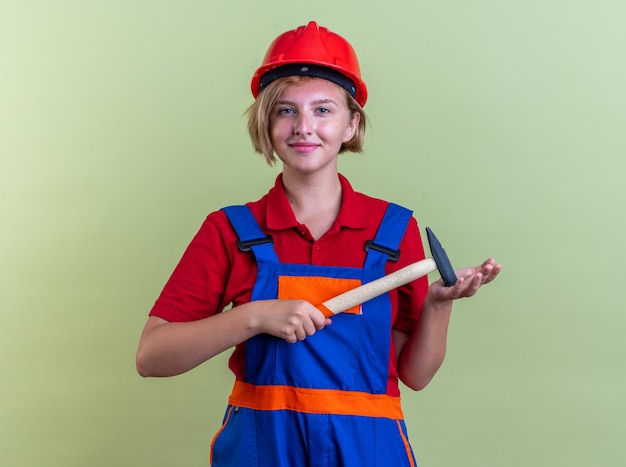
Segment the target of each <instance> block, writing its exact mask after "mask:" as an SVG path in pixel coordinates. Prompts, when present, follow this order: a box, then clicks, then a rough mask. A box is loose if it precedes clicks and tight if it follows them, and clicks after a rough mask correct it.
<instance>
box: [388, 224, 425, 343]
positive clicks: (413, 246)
mask: <svg viewBox="0 0 626 467" xmlns="http://www.w3.org/2000/svg"><path fill="white" fill-rule="evenodd" d="M400 251H401V256H400V262H399V264H398V269H400V268H402V267H404V266H408V265H409V264H411V263H415V262H417V261H421V260H423V259H424V258H425V254H424V247H423V244H422V238H421V235H420V231H419V227H418V225H417V221H416V220H415V218H411V220H410V221H409V225H408V226H407V230H406V233H405V235H404V238H403V239H402V243H401V244H400ZM427 292H428V277H427V276H424V277H421V278H419V279H417V280H415V281H413V282H410V283H409V284H406V285H404V286H402V287H400V288H399V289H398V315H397V317H396V321H395V322H394V325H393V327H394V328H395V329H398V330H399V331H402V332H405V333H407V334H410V333H412V332H413V329H414V328H415V326H416V325H417V321H418V319H419V316H420V313H421V312H422V305H423V304H424V299H425V298H426V293H427Z"/></svg>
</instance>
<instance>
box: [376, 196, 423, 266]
mask: <svg viewBox="0 0 626 467" xmlns="http://www.w3.org/2000/svg"><path fill="white" fill-rule="evenodd" d="M412 215H413V211H410V210H409V209H406V208H404V207H402V206H399V205H397V204H393V203H389V206H388V207H387V211H386V212H385V215H384V216H383V220H382V221H381V222H380V225H379V226H378V231H377V232H376V237H375V238H374V240H368V241H367V242H366V243H365V250H366V251H367V257H366V258H365V268H373V269H381V268H382V269H384V267H385V264H386V263H387V261H398V259H399V258H400V250H399V249H398V248H399V246H400V242H402V238H403V237H404V232H405V231H406V228H407V225H408V224H409V220H410V219H411V216H412Z"/></svg>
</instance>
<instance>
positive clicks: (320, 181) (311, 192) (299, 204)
mask: <svg viewBox="0 0 626 467" xmlns="http://www.w3.org/2000/svg"><path fill="white" fill-rule="evenodd" d="M283 185H284V187H285V193H286V194H287V199H288V200H289V203H290V204H291V209H293V212H294V215H295V216H296V219H297V220H298V222H300V223H301V224H304V225H306V226H307V228H308V229H309V231H310V232H311V235H312V236H313V238H315V239H316V240H317V239H319V238H320V237H322V236H323V235H324V234H325V233H326V232H328V230H329V229H330V228H331V227H332V225H333V224H334V223H335V220H336V219H337V216H338V215H339V210H340V209H341V195H342V189H341V181H340V180H339V175H338V174H337V173H335V174H334V176H328V177H324V178H321V177H318V178H316V179H312V178H310V177H304V178H303V177H293V176H289V174H285V173H283Z"/></svg>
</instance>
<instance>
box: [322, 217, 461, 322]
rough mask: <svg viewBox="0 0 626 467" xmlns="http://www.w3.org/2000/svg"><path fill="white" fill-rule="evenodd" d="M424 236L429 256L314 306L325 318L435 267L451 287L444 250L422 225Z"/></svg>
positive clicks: (453, 281) (449, 266) (453, 280)
mask: <svg viewBox="0 0 626 467" xmlns="http://www.w3.org/2000/svg"><path fill="white" fill-rule="evenodd" d="M426 235H427V237H428V244H429V245H430V252H431V254H432V258H426V259H423V260H422V261H417V262H416V263H412V264H409V265H408V266H405V267H403V268H402V269H398V270H397V271H396V272H392V273H391V274H388V275H386V276H383V277H381V278H380V279H376V280H374V281H372V282H368V283H367V284H363V285H361V286H359V287H355V288H354V289H352V290H348V291H347V292H344V293H342V294H340V295H337V296H336V297H333V298H331V299H329V300H326V301H325V302H324V303H322V304H321V305H319V306H318V309H320V310H321V311H322V313H324V315H325V316H326V317H329V316H332V315H336V314H338V313H342V312H344V311H346V310H349V309H350V308H352V307H355V306H357V305H360V304H361V303H365V302H366V301H368V300H371V299H372V298H374V297H378V296H379V295H382V294H384V293H386V292H389V291H390V290H393V289H395V288H397V287H400V286H402V285H405V284H408V283H409V282H412V281H414V280H416V279H419V278H420V277H423V276H425V275H427V274H429V273H431V272H433V271H434V270H435V269H438V270H439V274H440V275H441V278H442V279H443V284H444V285H445V286H446V287H451V286H453V285H454V284H456V279H457V278H456V274H455V273H454V269H453V268H452V264H451V263H450V260H449V259H448V255H447V254H446V251H445V250H444V249H443V247H442V246H441V243H439V240H438V239H437V237H436V236H435V234H434V233H433V232H432V230H430V228H429V227H426Z"/></svg>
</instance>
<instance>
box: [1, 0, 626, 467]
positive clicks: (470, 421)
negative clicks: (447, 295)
mask: <svg viewBox="0 0 626 467" xmlns="http://www.w3.org/2000/svg"><path fill="white" fill-rule="evenodd" d="M625 5H626V4H624V2H622V1H621V0H615V1H602V0H596V1H591V0H589V1H576V0H573V1H565V0H562V1H559V0H543V1H533V0H530V1H529V0H524V1H522V0H515V1H495V0H493V1H488V0H477V1H447V2H425V1H409V0H406V1H401V0H389V1H381V2H369V4H368V2H363V1H361V0H359V1H352V0H350V1H342V2H336V1H331V0H320V1H317V2H303V1H298V0H292V1H290V2H280V1H277V0H269V1H266V2H253V1H249V2H240V1H237V0H232V1H228V2H226V1H224V2H215V1H210V0H207V1H191V0H181V1H176V2H174V1H171V2H166V1H160V2H157V1H147V0H144V1H137V0H128V1H92V2H87V1H76V0H74V1H70V0H58V1H20V0H2V2H1V3H0V158H1V159H0V162H1V166H0V203H1V204H0V207H1V211H0V216H1V217H0V219H1V222H2V227H1V229H0V255H1V256H0V279H1V280H0V297H1V302H0V306H1V309H0V313H1V317H2V319H1V320H0V356H1V357H0V368H1V375H0V378H1V382H0V401H1V402H0V458H1V459H2V463H3V465H10V466H37V465H46V466H64V467H67V466H80V467H82V466H86V465H89V466H103V467H105V466H106V467H109V466H114V465H115V466H151V467H156V466H183V465H184V466H202V465H206V464H207V456H208V452H209V442H210V439H211V437H212V435H213V433H214V432H215V431H216V430H217V429H218V427H219V424H220V421H221V416H222V411H223V408H224V402H225V398H226V396H227V394H228V391H229V389H230V384H231V378H230V375H229V373H228V371H227V370H226V368H225V362H226V358H225V356H224V357H219V358H217V359H216V360H215V361H211V362H208V363H207V364H205V365H203V366H201V367H200V368H197V369H196V370H194V371H192V372H190V373H188V374H186V375H183V376H180V377H176V378H171V379H142V378H140V377H139V376H137V374H136V373H135V369H134V353H135V349H136V345H137V341H138V338H139V333H140V330H141V328H142V325H143V323H144V321H145V319H146V315H147V312H148V310H149V308H150V306H151V305H152V303H153V301H154V299H155V298H156V296H157V295H158V293H159V291H160V289H161V287H162V286H163V284H164V282H165V281H166V279H167V278H168V276H169V274H170V272H171V270H172V269H173V267H174V266H175V264H176V262H177V260H178V258H179V257H180V255H181V253H182V251H183V249H184V248H185V246H186V245H187V243H188V242H189V240H190V239H191V237H192V235H193V234H194V233H195V231H196V229H197V228H198V227H199V225H200V223H201V222H202V220H203V218H204V216H205V215H206V214H207V213H208V212H210V211H212V210H215V209H217V208H219V207H221V206H223V205H226V204H234V203H240V202H244V201H247V200H250V199H256V198H257V197H259V196H261V195H262V194H263V193H265V191H266V190H267V188H268V187H269V186H270V184H271V183H273V180H274V177H275V176H276V174H277V173H278V169H277V168H268V167H266V166H265V165H264V163H263V162H262V160H261V159H260V158H259V157H258V156H256V155H254V154H253V153H252V151H251V149H250V143H249V141H248V139H247V136H246V133H245V121H244V118H243V117H242V113H243V111H244V109H245V108H246V106H247V105H249V104H250V102H251V96H250V94H249V90H248V83H249V78H250V76H251V73H252V72H253V70H254V69H255V67H256V66H257V65H258V64H259V62H260V60H261V58H262V55H263V54H264V52H265V49H266V47H267V45H268V44H269V42H270V41H271V39H273V38H274V37H275V36H276V35H277V34H279V33H281V32H283V31H284V30H286V29H290V28H293V27H295V26H297V25H300V24H304V23H306V22H307V21H308V20H310V19H317V21H318V22H319V23H320V24H322V25H325V26H328V27H330V28H331V29H333V30H336V31H338V32H340V33H342V34H343V35H344V36H346V37H347V38H349V39H350V41H351V42H352V43H353V45H354V46H355V48H356V49H357V51H358V53H359V56H360V59H361V62H362V69H363V75H364V77H365V79H366V81H367V83H368V86H369V90H370V96H371V97H370V100H369V102H368V104H367V106H366V110H367V112H368V114H369V116H370V118H371V126H370V128H369V130H368V139H367V144H366V152H365V154H363V155H358V156H357V155H350V154H347V155H344V156H342V158H341V159H342V160H341V161H340V168H341V171H342V172H343V173H345V174H346V175H348V176H349V178H350V179H351V181H352V183H353V185H354V186H355V188H357V189H358V190H361V191H365V192H368V193H370V194H372V195H375V196H378V197H382V198H386V199H391V200H394V201H396V202H398V203H401V204H404V205H406V206H409V207H411V208H412V209H414V211H415V213H416V216H417V218H418V220H419V221H420V223H421V225H422V227H425V226H427V225H429V226H431V227H433V229H434V230H435V232H436V233H437V234H438V236H439V237H440V239H441V240H442V242H443V243H444V245H445V247H446V250H447V251H448V253H449V255H450V256H451V259H452V260H453V262H454V264H456V265H457V266H462V265H472V264H476V263H478V262H479V261H481V260H482V259H483V258H484V257H486V256H488V255H493V256H495V257H496V258H497V259H498V260H499V261H501V262H502V263H503V264H504V265H505V269H504V272H503V273H502V275H501V277H500V278H499V279H498V281H497V283H494V284H493V285H492V286H490V287H489V288H488V289H485V290H484V291H482V292H481V294H480V296H477V297H476V298H474V299H471V300H466V301H463V302H460V303H457V305H456V306H455V307H456V311H455V313H454V317H453V322H452V326H451V331H450V345H449V352H448V357H447V361H446V363H445V364H444V366H443V368H442V369H441V371H440V373H439V374H438V375H437V377H436V378H435V380H434V381H433V382H432V384H431V385H430V386H429V387H428V388H427V389H426V390H424V391H422V392H420V393H412V392H410V391H408V390H405V391H404V393H403V395H404V405H405V411H406V416H407V422H408V427H409V430H410V434H411V438H412V441H413V444H414V448H415V451H416V454H417V458H418V461H419V463H420V466H421V467H454V466H482V467H488V466H493V467H502V466H506V467H517V466H526V465H535V466H550V467H554V466H568V467H578V466H580V467H582V466H589V465H593V466H604V465H606V466H609V465H624V464H625V463H626V448H625V443H624V439H625V437H626V397H625V396H624V394H626V365H625V363H624V357H625V353H626V352H625V351H626V344H625V343H624V338H623V335H624V331H625V330H626V313H625V312H626V307H625V306H624V298H623V297H624V295H623V290H622V287H623V285H622V283H623V274H622V271H623V267H624V264H625V262H626V254H625V248H624V238H625V237H626V220H625V212H626V209H624V207H625V206H624V205H625V202H624V200H625V198H626V188H625V184H624V174H625V169H626V163H625V154H626V143H625V138H624V127H625V123H626V90H625V89H624V86H625V85H624V83H626V60H625V58H626V57H625V52H626V28H625V27H624V24H625V20H626V6H625ZM364 436H368V434H367V433H364Z"/></svg>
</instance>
